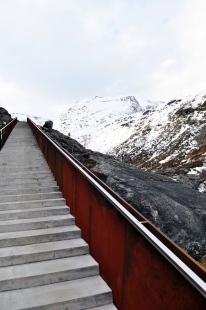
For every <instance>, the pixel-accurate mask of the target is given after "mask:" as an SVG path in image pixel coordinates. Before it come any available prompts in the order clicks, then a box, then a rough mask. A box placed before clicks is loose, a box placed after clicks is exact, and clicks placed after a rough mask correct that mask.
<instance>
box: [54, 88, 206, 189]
mask: <svg viewBox="0 0 206 310" xmlns="http://www.w3.org/2000/svg"><path fill="white" fill-rule="evenodd" d="M54 127H55V128H57V129H58V130H60V131H62V132H63V133H64V134H66V135H67V134H68V133H70V134H71V137H73V138H75V139H77V140H78V142H80V143H81V144H83V145H84V146H85V147H86V148H90V149H92V150H96V151H100V152H103V153H108V154H111V155H113V156H115V157H117V158H119V159H121V160H123V161H125V162H127V163H132V164H134V165H136V166H138V167H139V168H143V169H146V170H147V171H152V172H155V173H158V174H163V175H167V176H170V177H173V178H174V179H175V180H176V181H177V182H183V183H186V184H188V185H189V186H191V187H193V188H196V189H198V190H199V191H201V192H203V193H204V192H205V191H206V141H205V134H206V92H202V93H201V94H198V95H196V96H193V97H192V96H191V97H186V98H184V99H179V98H178V99H174V100H171V101H169V102H150V101H148V102H145V101H142V100H138V101H137V100H136V99H135V97H133V96H128V97H95V98H94V99H92V100H81V101H79V102H77V103H76V104H75V105H74V106H72V107H71V108H70V109H69V110H68V111H67V112H66V113H64V114H62V115H61V116H60V118H59V119H58V121H57V122H55V123H54Z"/></svg>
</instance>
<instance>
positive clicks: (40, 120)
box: [11, 113, 48, 126]
mask: <svg viewBox="0 0 206 310" xmlns="http://www.w3.org/2000/svg"><path fill="white" fill-rule="evenodd" d="M11 117H12V118H15V117H17V119H18V121H20V122H26V121H27V117H29V118H30V119H31V120H33V122H34V123H35V124H37V125H40V126H43V125H44V123H45V122H46V121H48V119H45V118H43V117H39V116H32V115H26V114H21V113H11Z"/></svg>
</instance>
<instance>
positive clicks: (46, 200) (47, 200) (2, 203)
mask: <svg viewBox="0 0 206 310" xmlns="http://www.w3.org/2000/svg"><path fill="white" fill-rule="evenodd" d="M54 200H57V201H65V199H64V198H51V199H41V200H26V201H11V202H0V206H1V205H7V204H21V203H24V204H26V203H30V202H31V203H34V202H37V203H38V202H41V203H42V202H49V201H54Z"/></svg>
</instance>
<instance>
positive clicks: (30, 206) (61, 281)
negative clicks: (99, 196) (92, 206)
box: [0, 122, 116, 310]
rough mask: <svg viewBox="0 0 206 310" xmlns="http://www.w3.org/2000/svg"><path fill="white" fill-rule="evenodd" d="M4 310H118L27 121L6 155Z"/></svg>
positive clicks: (1, 234)
mask: <svg viewBox="0 0 206 310" xmlns="http://www.w3.org/2000/svg"><path fill="white" fill-rule="evenodd" d="M0 175H1V179H0V189H1V192H0V309H1V310H8V309H9V310H12V309H39V310H40V309H42V310H43V309H51V310H52V309H53V310H54V309H55V310H60V309H61V310H63V309H76V310H77V309H89V308H90V309H97V310H98V309H99V310H115V309H116V308H115V307H114V305H113V304H112V292H111V290H110V288H109V287H108V286H107V284H106V283H105V282H104V281H103V280H102V279H101V277H100V276H99V266H98V264H97V262H96V261H95V260H94V259H93V258H92V257H91V256H90V255H89V247H88V244H87V243H86V242H85V241H84V240H83V239H82V238H81V230H80V229H79V228H78V227H77V226H76V225H75V218H74V217H73V216H72V215H71V214H70V209H69V207H68V206H67V205H66V201H65V199H64V198H63V197H62V193H61V192H60V191H59V187H58V186H57V185H56V182H55V180H54V177H53V175H52V173H51V171H50V169H49V167H48V165H47V163H46V161H45V159H44V157H43V155H42V153H41V151H40V149H39V147H38V145H37V142H36V140H35V139H34V137H33V134H32V132H31V130H30V128H29V126H28V125H27V123H21V122H19V123H18V124H17V125H16V127H15V128H14V130H13V131H12V133H11V135H10V137H9V138H8V140H7V142H6V144H5V145H4V147H3V149H2V151H1V152H0Z"/></svg>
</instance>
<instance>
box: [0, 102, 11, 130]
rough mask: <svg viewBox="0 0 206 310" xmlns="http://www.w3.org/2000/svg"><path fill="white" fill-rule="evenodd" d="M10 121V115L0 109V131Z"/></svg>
mask: <svg viewBox="0 0 206 310" xmlns="http://www.w3.org/2000/svg"><path fill="white" fill-rule="evenodd" d="M10 121H11V114H9V113H8V111H7V110H6V109H4V108H2V107H0V129H1V128H2V127H4V126H5V124H7V123H9V122H10Z"/></svg>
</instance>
